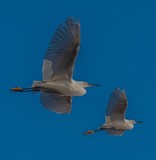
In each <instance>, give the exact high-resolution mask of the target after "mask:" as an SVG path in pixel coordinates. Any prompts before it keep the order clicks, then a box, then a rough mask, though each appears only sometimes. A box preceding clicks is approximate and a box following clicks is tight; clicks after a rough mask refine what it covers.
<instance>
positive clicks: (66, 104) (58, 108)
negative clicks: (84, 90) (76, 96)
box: [40, 92, 72, 114]
mask: <svg viewBox="0 0 156 160" xmlns="http://www.w3.org/2000/svg"><path fill="white" fill-rule="evenodd" d="M40 101H41V103H42V104H43V106H44V107H45V108H47V109H49V110H51V111H53V112H56V113H59V114H67V113H70V111H71V103H72V98H71V97H70V96H62V95H59V94H55V93H50V92H49V93H48V92H41V97H40Z"/></svg>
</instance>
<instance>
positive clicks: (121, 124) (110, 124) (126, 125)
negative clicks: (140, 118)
mask: <svg viewBox="0 0 156 160" xmlns="http://www.w3.org/2000/svg"><path fill="white" fill-rule="evenodd" d="M108 119H109V117H107V116H106V118H105V120H106V123H104V124H103V126H102V128H104V129H105V128H115V129H123V130H131V129H133V127H134V125H133V123H132V122H131V120H127V119H124V120H116V121H110V120H109V121H108Z"/></svg>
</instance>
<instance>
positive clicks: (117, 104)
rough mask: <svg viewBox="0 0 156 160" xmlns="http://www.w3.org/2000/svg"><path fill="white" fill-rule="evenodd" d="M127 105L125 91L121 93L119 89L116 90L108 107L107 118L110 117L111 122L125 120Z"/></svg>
mask: <svg viewBox="0 0 156 160" xmlns="http://www.w3.org/2000/svg"><path fill="white" fill-rule="evenodd" d="M127 104H128V102H127V97H126V93H125V91H124V90H122V91H121V90H120V89H119V88H117V89H114V91H113V93H112V94H111V96H110V99H109V102H108V105H107V109H106V116H109V117H110V120H111V121H115V120H123V119H124V118H125V112H126V108H127Z"/></svg>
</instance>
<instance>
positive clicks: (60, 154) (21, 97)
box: [0, 0, 156, 160]
mask: <svg viewBox="0 0 156 160" xmlns="http://www.w3.org/2000/svg"><path fill="white" fill-rule="evenodd" d="M155 5H156V2H155V1H154V0H153V1H152V0H151V1H150V0H149V1H144V0H142V1H141V0H140V1H139V0H136V1H133V0H132V1H124V0H109V1H106V0H104V1H102V0H101V1H93V0H86V1H83V0H75V1H73V0H66V1H61V0H32V1H30V0H27V1H25V0H23V1H19V0H14V1H11V0H10V1H9V0H8V1H7V0H6V1H3V2H0V22H1V23H0V55H1V58H0V71H1V83H0V96H1V107H0V159H1V160H10V159H12V160H13V159H15V160H21V159H22V160H28V159H29V160H34V159H37V160H43V159H44V160H55V159H57V160H62V159H67V160H87V159H89V160H95V159H107V160H113V159H120V160H125V159H126V160H132V159H142V160H147V159H150V160H154V159H155V158H156V155H155V152H156V149H155V146H156V134H155V133H156V125H155V112H156V107H155V106H156V101H155V95H156V90H155V89H156V84H155V82H156V18H155V17H156V10H155ZM69 16H75V17H79V18H80V22H81V47H80V52H79V56H78V59H77V62H76V66H75V72H74V79H77V80H85V81H87V82H90V83H98V84H102V85H103V86H102V87H94V88H88V92H87V94H86V95H85V96H83V97H74V99H73V109H72V113H71V114H70V115H57V114H55V113H52V112H49V111H47V110H46V109H44V108H43V107H42V105H41V104H40V102H39V94H32V93H24V94H20V93H19V94H13V93H10V92H9V91H8V90H9V88H11V87H15V86H22V87H27V86H31V83H32V81H33V80H40V79H41V67H42V59H43V56H44V52H45V49H46V47H47V44H48V42H49V40H50V38H51V36H52V34H53V32H54V31H55V29H56V27H57V26H58V25H59V24H60V23H61V22H63V21H64V20H65V19H66V18H67V17H69ZM115 87H120V88H125V90H126V93H127V97H128V100H129V108H128V110H127V118H129V119H135V120H138V121H144V122H145V123H144V124H142V125H136V126H135V128H134V130H132V131H127V132H126V133H125V134H124V136H122V137H112V136H109V135H107V134H105V133H104V132H101V133H98V134H95V135H92V136H84V135H83V134H82V133H83V132H84V131H86V130H88V129H94V128H97V127H98V126H100V125H101V124H102V123H103V122H104V113H105V109H106V105H107V102H108V98H109V96H110V94H111V92H112V90H113V89H114V88H115Z"/></svg>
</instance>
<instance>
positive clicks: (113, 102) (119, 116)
mask: <svg viewBox="0 0 156 160" xmlns="http://www.w3.org/2000/svg"><path fill="white" fill-rule="evenodd" d="M127 104H128V102H127V97H126V93H125V91H124V90H122V91H121V90H120V89H119V88H117V89H114V91H113V93H112V94H111V96H110V99H109V102H108V105H107V109H106V116H105V123H104V124H103V125H102V126H101V127H99V128H98V129H95V130H89V131H87V132H85V134H93V133H96V132H99V131H102V130H105V131H106V132H107V133H108V134H111V135H118V136H119V135H120V136H121V135H123V134H124V131H125V130H131V129H133V127H134V124H137V123H141V122H136V121H134V120H127V119H125V112H126V108H127Z"/></svg>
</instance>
